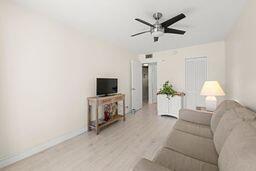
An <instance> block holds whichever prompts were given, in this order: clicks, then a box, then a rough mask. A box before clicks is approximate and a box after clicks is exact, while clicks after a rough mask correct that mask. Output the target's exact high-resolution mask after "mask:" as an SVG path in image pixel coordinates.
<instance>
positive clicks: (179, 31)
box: [164, 28, 186, 34]
mask: <svg viewBox="0 0 256 171" xmlns="http://www.w3.org/2000/svg"><path fill="white" fill-rule="evenodd" d="M164 32H165V33H172V34H185V33H186V32H185V31H183V30H177V29H172V28H164Z"/></svg>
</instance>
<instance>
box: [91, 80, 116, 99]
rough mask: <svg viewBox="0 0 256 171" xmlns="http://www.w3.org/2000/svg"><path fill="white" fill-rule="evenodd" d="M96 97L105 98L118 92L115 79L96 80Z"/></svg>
mask: <svg viewBox="0 0 256 171" xmlns="http://www.w3.org/2000/svg"><path fill="white" fill-rule="evenodd" d="M96 84H97V85H96V86H97V96H107V95H110V94H115V93H117V91H118V85H117V79H116V78H97V80H96Z"/></svg>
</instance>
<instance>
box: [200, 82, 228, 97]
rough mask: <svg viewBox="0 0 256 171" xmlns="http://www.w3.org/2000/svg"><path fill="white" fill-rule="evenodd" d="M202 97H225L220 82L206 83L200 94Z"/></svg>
mask: <svg viewBox="0 0 256 171" xmlns="http://www.w3.org/2000/svg"><path fill="white" fill-rule="evenodd" d="M200 95H201V96H225V93H224V91H223V90H222V88H221V86H220V84H219V83H218V81H205V83H204V85H203V88H202V90H201V93H200Z"/></svg>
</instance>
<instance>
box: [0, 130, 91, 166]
mask: <svg viewBox="0 0 256 171" xmlns="http://www.w3.org/2000/svg"><path fill="white" fill-rule="evenodd" d="M85 132H86V129H85V128H81V129H79V130H76V131H73V132H70V133H67V134H64V135H62V136H60V137H57V138H54V139H52V140H50V141H48V142H46V143H44V144H41V145H38V146H36V147H33V148H31V149H27V150H25V151H23V152H21V153H19V154H15V155H9V156H6V157H5V158H3V159H0V168H3V167H5V166H8V165H10V164H13V163H15V162H17V161H19V160H22V159H25V158H27V157H30V156H32V155H35V154H37V153H40V152H42V151H44V150H46V149H48V148H51V147H53V146H55V145H57V144H60V143H62V142H64V141H67V140H69V139H71V138H74V137H76V136H78V135H81V134H83V133H85Z"/></svg>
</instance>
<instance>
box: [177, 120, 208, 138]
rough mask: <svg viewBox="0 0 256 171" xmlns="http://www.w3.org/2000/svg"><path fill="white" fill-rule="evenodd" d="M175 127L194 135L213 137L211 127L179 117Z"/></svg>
mask: <svg viewBox="0 0 256 171" xmlns="http://www.w3.org/2000/svg"><path fill="white" fill-rule="evenodd" d="M174 129H176V130H179V131H183V132H186V133H190V134H193V135H197V136H201V137H205V138H210V139H213V135H212V131H211V128H210V126H207V125H201V124H196V123H193V122H187V121H183V120H181V119H179V120H178V121H177V122H176V123H175V125H174Z"/></svg>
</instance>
